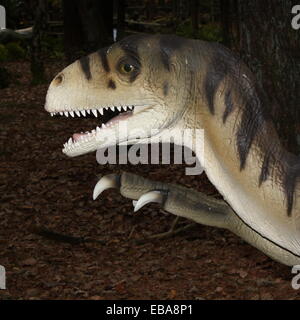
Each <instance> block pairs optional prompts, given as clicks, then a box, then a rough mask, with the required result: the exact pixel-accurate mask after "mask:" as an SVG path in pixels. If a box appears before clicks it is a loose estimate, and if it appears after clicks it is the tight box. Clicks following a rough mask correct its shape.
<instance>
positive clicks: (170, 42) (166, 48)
mask: <svg viewBox="0 0 300 320" xmlns="http://www.w3.org/2000/svg"><path fill="white" fill-rule="evenodd" d="M184 44H185V41H184V39H183V38H180V37H177V36H172V35H167V36H161V37H160V40H159V46H160V58H161V62H162V64H163V66H164V67H165V69H166V70H167V71H171V57H172V55H174V53H175V52H176V51H177V50H180V49H181V48H182V47H183V45H184Z"/></svg>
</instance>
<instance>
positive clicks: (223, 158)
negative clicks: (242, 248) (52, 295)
mask: <svg viewBox="0 0 300 320" xmlns="http://www.w3.org/2000/svg"><path fill="white" fill-rule="evenodd" d="M208 69H209V67H208ZM213 71H214V72H216V70H213ZM207 73H208V71H207ZM207 73H206V75H205V76H204V77H202V78H201V79H198V83H203V85H202V88H204V89H206V91H209V89H210V88H209V85H208V84H207V83H206V81H207V80H206V78H205V77H207ZM214 74H215V73H214ZM232 74H233V75H234V72H230V78H228V77H226V76H224V77H223V78H222V79H216V78H214V79H213V80H214V81H213V84H214V85H215V86H216V84H217V88H216V89H214V90H211V92H210V95H209V94H206V95H205V93H204V94H203V93H202V95H199V91H195V92H196V93H195V95H197V94H198V97H199V98H198V100H196V99H194V98H191V99H190V101H192V102H195V104H196V105H195V106H194V107H192V108H191V109H190V110H191V111H190V114H189V115H187V116H186V119H185V120H184V122H185V124H186V126H187V127H195V126H196V128H202V129H204V163H203V167H204V169H205V171H206V174H207V176H208V178H209V179H210V181H211V182H212V183H213V184H214V185H215V187H216V188H217V189H218V190H219V192H220V193H221V194H222V195H223V197H224V198H225V200H226V201H227V202H228V203H229V204H230V206H231V207H232V208H233V209H234V211H235V212H236V213H237V214H238V215H239V217H240V218H241V219H242V220H243V221H244V222H245V223H246V224H248V225H250V226H251V227H253V229H254V230H255V231H257V232H259V233H260V234H261V235H262V236H264V237H266V238H267V239H269V240H271V241H274V243H276V244H278V245H280V246H281V247H282V248H287V250H289V251H291V252H293V253H295V254H298V255H300V241H299V237H298V234H299V232H300V221H298V220H299V216H300V185H299V183H300V181H299V180H300V161H299V158H298V157H296V156H295V155H292V154H290V153H288V152H287V151H286V150H285V149H284V148H283V146H282V144H281V143H280V141H279V138H278V135H277V133H276V130H275V128H274V125H273V123H272V121H271V119H270V117H269V116H268V114H269V113H268V108H267V105H266V100H265V98H264V96H262V97H261V96H260V95H259V94H260V93H259V89H257V87H256V86H255V83H254V82H253V80H252V79H251V74H250V73H249V71H248V70H247V69H246V68H245V67H244V66H240V69H239V74H238V76H239V77H240V78H236V77H235V76H232ZM241 76H242V78H241ZM250 79H251V80H250ZM218 81H219V82H218ZM204 92H205V91H204ZM203 96H204V97H203ZM193 110H196V114H195V113H193ZM197 156H198V157H199V158H201V155H197Z"/></svg>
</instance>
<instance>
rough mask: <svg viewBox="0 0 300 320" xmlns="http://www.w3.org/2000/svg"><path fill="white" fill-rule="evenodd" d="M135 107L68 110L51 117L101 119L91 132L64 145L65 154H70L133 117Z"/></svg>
mask: <svg viewBox="0 0 300 320" xmlns="http://www.w3.org/2000/svg"><path fill="white" fill-rule="evenodd" d="M134 111H135V106H118V107H116V106H111V107H100V108H97V109H83V110H66V111H59V112H51V113H50V114H51V116H55V115H61V116H65V117H73V118H74V117H91V116H92V117H99V118H100V121H101V124H100V125H99V126H97V127H96V128H95V129H93V130H91V131H87V132H85V133H83V132H81V133H74V134H73V135H72V137H70V138H69V140H68V141H67V142H66V143H65V144H64V148H63V150H62V151H63V152H64V153H69V152H70V151H72V150H73V149H76V148H78V147H81V146H83V145H85V144H89V142H91V141H93V140H95V137H96V135H101V133H102V132H103V130H108V129H110V128H112V127H114V126H115V125H116V124H117V123H119V122H120V121H124V120H126V119H128V118H129V117H130V116H132V115H133V113H134Z"/></svg>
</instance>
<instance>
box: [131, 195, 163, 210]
mask: <svg viewBox="0 0 300 320" xmlns="http://www.w3.org/2000/svg"><path fill="white" fill-rule="evenodd" d="M150 202H157V203H159V204H162V203H163V195H162V193H161V192H160V191H149V192H147V193H145V194H143V195H142V196H141V197H140V198H139V200H138V201H136V203H135V204H134V203H133V205H134V212H137V211H138V210H140V209H141V208H142V207H143V206H145V205H146V204H148V203H150Z"/></svg>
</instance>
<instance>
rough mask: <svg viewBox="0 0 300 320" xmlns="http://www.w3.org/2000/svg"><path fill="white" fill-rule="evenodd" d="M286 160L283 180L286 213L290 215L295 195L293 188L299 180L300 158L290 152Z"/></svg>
mask: <svg viewBox="0 0 300 320" xmlns="http://www.w3.org/2000/svg"><path fill="white" fill-rule="evenodd" d="M288 157H289V159H288V162H287V164H286V168H285V178H284V181H283V185H284V189H285V194H286V198H287V214H288V216H291V214H292V209H293V204H294V196H295V188H296V184H297V181H298V182H299V181H300V158H299V157H297V156H295V155H293V154H290V155H289V156H288Z"/></svg>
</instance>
